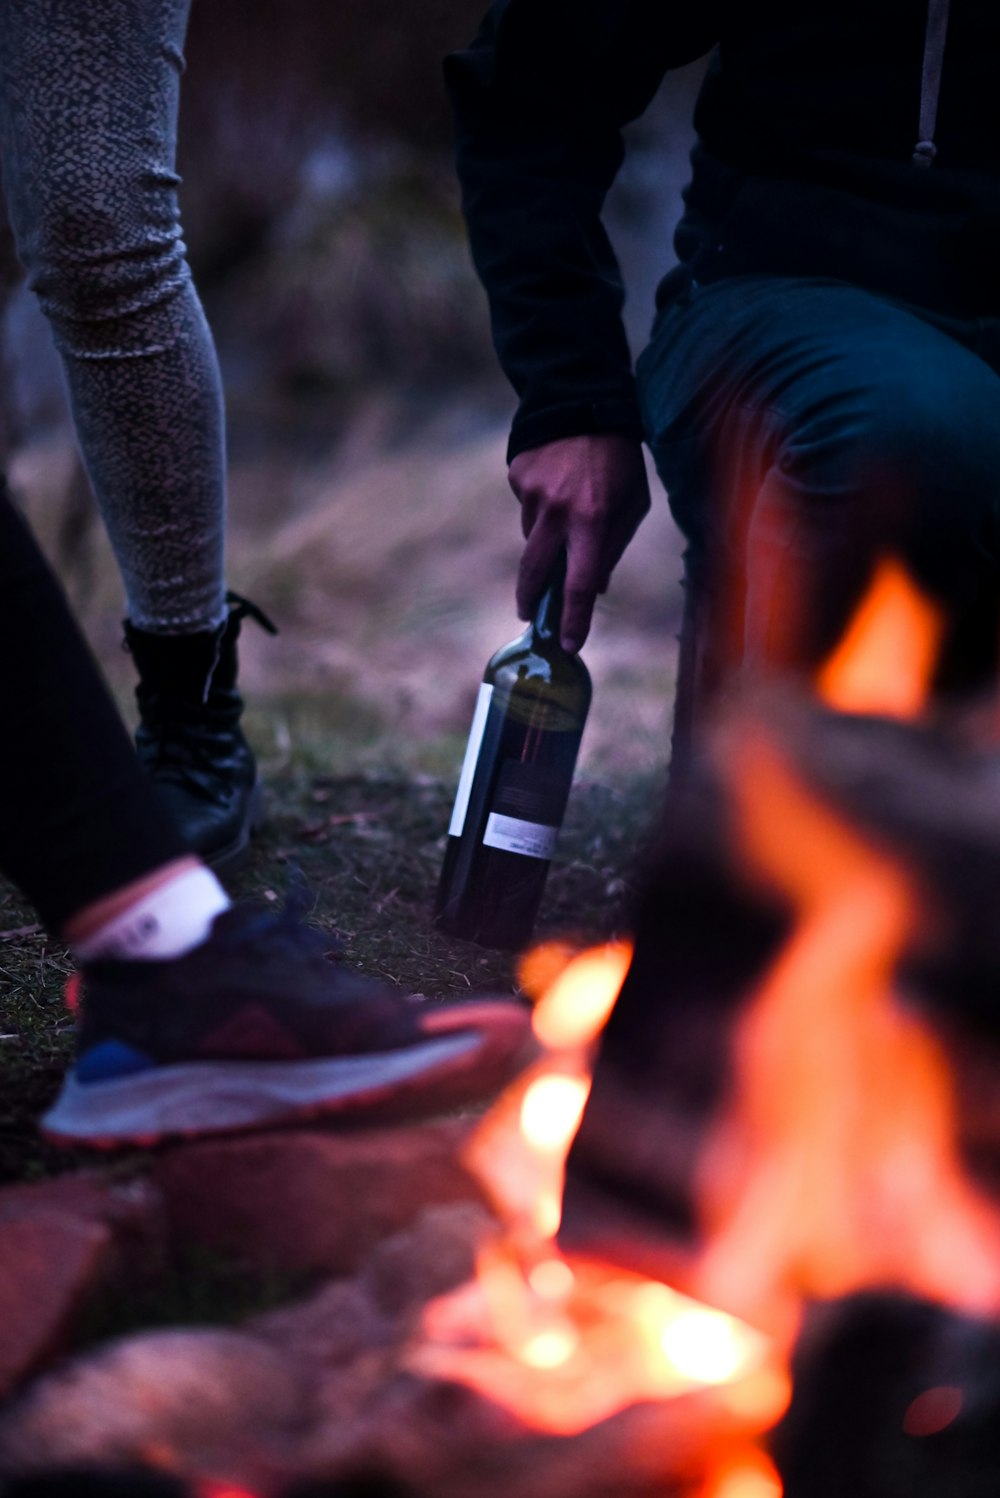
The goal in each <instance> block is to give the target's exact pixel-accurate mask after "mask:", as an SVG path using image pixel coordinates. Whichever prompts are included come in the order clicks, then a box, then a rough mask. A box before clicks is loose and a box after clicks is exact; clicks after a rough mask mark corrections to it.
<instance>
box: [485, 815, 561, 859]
mask: <svg viewBox="0 0 1000 1498" xmlns="http://www.w3.org/2000/svg"><path fill="white" fill-rule="evenodd" d="M558 832H559V828H558V827H549V826H547V825H546V824H545V823H544V822H522V821H521V819H520V818H519V817H505V816H503V815H501V813H500V812H496V811H491V812H490V815H489V818H488V820H487V823H486V831H485V833H484V834H483V842H484V843H485V845H486V847H487V848H502V849H503V851H504V852H505V853H521V854H523V855H524V856H525V857H526V858H544V859H549V858H551V857H552V855H553V853H554V852H555V850H556V837H557V835H558Z"/></svg>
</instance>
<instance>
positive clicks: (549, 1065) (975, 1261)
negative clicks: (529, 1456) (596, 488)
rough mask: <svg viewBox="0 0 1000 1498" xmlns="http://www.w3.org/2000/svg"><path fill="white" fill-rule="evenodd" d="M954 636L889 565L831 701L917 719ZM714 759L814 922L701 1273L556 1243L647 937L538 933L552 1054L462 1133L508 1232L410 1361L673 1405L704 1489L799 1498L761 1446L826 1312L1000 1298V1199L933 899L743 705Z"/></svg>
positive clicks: (833, 674)
mask: <svg viewBox="0 0 1000 1498" xmlns="http://www.w3.org/2000/svg"><path fill="white" fill-rule="evenodd" d="M941 635H942V621H941V619H940V617H939V615H938V613H937V611H936V609H935V608H934V607H933V605H931V604H930V603H929V602H928V601H927V600H926V599H924V598H923V597H922V596H921V595H920V594H919V593H918V591H917V590H916V589H915V588H914V587H913V586H912V584H911V583H910V582H909V580H908V579H907V577H906V575H905V573H904V572H903V571H902V569H901V568H900V567H899V566H898V565H897V564H895V563H894V562H893V561H891V560H890V561H887V562H885V563H884V564H883V565H882V566H881V567H880V568H879V569H878V571H877V572H876V575H875V578H874V580H873V583H872V585H871V588H870V590H869V592H868V595H867V597H866V598H865V600H864V602H863V604H862V606H861V608H860V609H859V610H858V612H857V614H856V616H855V618H854V620H853V622H852V624H851V626H850V628H849V630H848V631H847V633H846V635H845V637H844V639H843V641H842V642H841V644H840V646H839V648H838V649H837V651H836V652H835V653H834V655H833V656H832V657H831V658H830V660H829V661H828V662H827V664H826V666H825V667H824V669H823V671H822V672H821V674H820V676H819V679H818V682H817V689H818V695H819V697H820V699H821V701H823V702H825V703H826V704H828V705H829V706H830V707H832V708H835V709H837V710H838V711H839V712H842V713H857V714H878V715H879V716H881V717H883V718H895V719H901V720H909V719H912V718H916V717H917V716H918V715H919V714H920V712H921V710H922V708H923V705H924V703H925V701H926V697H927V692H928V688H929V683H930V680H931V677H932V674H933V670H934V667H935V663H936V659H937V654H938V649H939V646H940V640H941ZM713 758H714V763H715V769H716V772H717V774H718V775H719V777H720V779H721V782H722V785H723V787H724V790H725V794H726V796H727V798H728V801H729V805H730V808H731V822H732V835H733V838H734V842H735V845H736V850H737V859H738V861H739V863H740V865H741V866H742V873H743V875H744V876H745V877H746V878H747V879H748V880H751V881H754V882H755V883H757V884H758V885H759V886H760V887H762V888H764V889H765V890H766V891H768V893H769V894H772V895H774V896H775V897H776V898H778V899H779V900H781V901H782V902H783V903H784V904H785V906H786V907H787V908H788V909H789V910H790V911H791V913H792V919H791V922H790V929H789V932H788V935H787V937H786V939H785V940H784V941H783V942H782V944H781V945H780V947H779V950H778V951H777V954H776V956H775V957H774V959H773V960H772V962H771V963H770V965H769V967H768V969H767V971H766V972H765V974H764V976H763V978H762V980H761V981H759V982H758V983H757V984H756V986H755V988H754V990H753V991H751V992H749V993H748V994H746V995H745V996H744V1000H743V1002H742V1004H741V1006H740V1010H739V1012H738V1014H737V1016H736V1019H735V1023H734V1024H733V1025H732V1027H731V1034H730V1038H729V1057H728V1072H729V1075H730V1086H729V1089H728V1095H727V1096H726V1097H725V1099H724V1102H723V1105H722V1106H721V1107H719V1108H718V1109H716V1110H715V1112H714V1116H713V1117H712V1118H711V1121H710V1125H709V1126H708V1127H707V1128H706V1129H705V1131H704V1135H703V1138H702V1139H701V1141H700V1147H699V1150H698V1159H697V1163H696V1169H695V1176H694V1193H695V1216H696V1219H697V1224H698V1229H699V1238H700V1242H701V1247H700V1249H699V1251H698V1252H697V1253H696V1254H695V1255H694V1256H693V1259H692V1261H691V1263H690V1267H689V1272H687V1273H686V1274H685V1275H684V1276H683V1277H684V1279H685V1283H684V1284H683V1285H682V1286H678V1285H676V1284H669V1283H665V1282H664V1281H663V1280H659V1279H654V1278H648V1277H645V1276H643V1275H640V1274H636V1273H632V1272H628V1271H627V1270H625V1269H623V1268H622V1267H621V1266H620V1265H617V1264H614V1263H608V1262H602V1261H601V1259H600V1258H591V1257H589V1256H587V1255H586V1254H582V1255H581V1253H580V1252H579V1251H570V1252H567V1253H565V1254H564V1253H562V1252H560V1249H559V1246H558V1241H557V1235H558V1231H559V1226H560V1214H561V1200H562V1193H563V1184H564V1175H565V1166H566V1159H567V1153H568V1151H569V1149H570V1145H571V1143H572V1141H573V1138H574V1136H575V1135H576V1133H577V1130H578V1128H579V1125H580V1120H581V1117H582V1116H583V1113H584V1109H585V1107H586V1104H587V1099H588V1095H589V1094H590V1090H591V1078H592V1072H593V1065H594V1057H595V1051H596V1044H597V1041H598V1039H599V1036H600V1034H601V1030H602V1028H603V1026H604V1024H605V1022H606V1020H607V1018H608V1016H609V1014H610V1013H611V1010H612V1008H613V1006H614V1004H615V1001H616V998H617V996H618V994H619V991H620V990H621V987H622V983H623V980H624V978H625V975H626V972H627V971H628V967H629V963H630V959H631V955H632V954H631V949H630V948H629V947H628V946H627V945H625V944H621V945H615V946H608V947H604V948H597V949H593V950H590V951H586V952H583V953H581V954H579V955H575V956H572V957H570V958H569V960H568V961H567V960H566V955H567V954H566V953H565V952H564V951H561V950H560V949H558V948H556V949H552V948H542V949H539V950H538V951H536V952H534V953H530V954H529V955H528V957H527V958H526V959H525V962H524V967H523V973H522V980H523V986H524V987H525V989H526V990H527V991H528V992H529V993H531V994H533V996H534V997H535V998H536V999H537V1004H536V1008H535V1011H534V1027H535V1033H536V1036H537V1038H538V1040H539V1042H540V1043H541V1045H542V1047H543V1059H542V1060H540V1061H539V1062H538V1063H537V1064H536V1065H535V1066H534V1068H533V1069H532V1070H531V1071H530V1072H529V1073H528V1074H527V1075H525V1076H523V1077H522V1078H520V1079H519V1081H518V1082H517V1083H516V1084H514V1086H512V1087H511V1088H510V1090H509V1091H508V1092H507V1093H506V1094H505V1096H503V1097H502V1098H501V1100H500V1101H499V1102H498V1104H497V1105H496V1106H495V1107H494V1109H493V1110H492V1111H491V1112H490V1113H489V1114H488V1116H487V1117H486V1119H485V1120H484V1122H483V1124H482V1126H481V1127H480V1128H479V1130H478V1132H477V1133H476V1134H475V1135H474V1136H473V1138H472V1140H471V1142H470V1144H469V1146H468V1148H467V1151H466V1158H467V1163H468V1164H469V1165H470V1166H471V1168H472V1169H473V1170H474V1172H475V1173H476V1175H477V1176H478V1177H479V1179H480V1180H481V1181H482V1183H483V1185H484V1186H485V1188H486V1190H487V1192H488V1194H489V1196H490V1198H491V1200H492V1202H493V1205H494V1207H495V1208H496V1210H497V1212H498V1215H499V1217H500V1219H501V1221H502V1222H503V1224H504V1230H503V1232H502V1233H501V1234H500V1235H498V1237H497V1238H496V1240H495V1241H492V1242H490V1243H489V1244H488V1245H487V1246H486V1247H485V1248H484V1249H483V1250H482V1252H481V1254H480V1258H479V1263H478V1267H477V1275H476V1278H475V1280H474V1282H472V1283H469V1284H467V1285H465V1286H463V1287H461V1288H460V1289H459V1290H457V1291H455V1292H453V1293H452V1294H450V1295H447V1296H445V1297H442V1298H439V1299H438V1300H436V1301H434V1302H433V1303H431V1304H430V1305H429V1306H428V1308H427V1310H426V1313H425V1316H424V1321H423V1326H422V1335H421V1337H420V1339H419V1340H418V1341H417V1343H416V1344H415V1345H414V1347H413V1349H412V1351H411V1354H410V1365H411V1366H412V1367H413V1368H414V1369H415V1370H417V1371H419V1372H421V1373H422V1374H424V1375H425V1376H432V1377H435V1378H438V1379H447V1380H457V1381H460V1382H463V1383H465V1384H466V1385H468V1386H469V1387H471V1388H473V1389H475V1390H477V1391H478V1392H479V1393H480V1394H481V1395H482V1396H484V1397H486V1398H488V1399H490V1400H492V1401H495V1402H497V1403H499V1404H500V1405H502V1406H504V1407H505V1408H507V1409H508V1410H510V1411H511V1412H512V1413H513V1414H514V1415H516V1416H517V1418H518V1419H519V1420H520V1421H521V1422H523V1423H524V1424H525V1425H528V1426H531V1427H534V1428H536V1429H541V1430H545V1431H548V1432H552V1433H555V1434H559V1435H570V1434H574V1433H577V1432H579V1431H581V1430H583V1429H586V1428H587V1427H589V1426H592V1425H593V1424H595V1423H596V1422H598V1421H600V1420H604V1419H606V1418H608V1417H609V1416H611V1415H612V1414H614V1413H615V1412H616V1411H619V1410H622V1409H624V1408H628V1407H630V1406H632V1405H635V1404H638V1403H640V1402H647V1401H655V1402H661V1403H662V1404H663V1405H664V1407H665V1408H672V1409H673V1410H674V1411H675V1414H676V1419H677V1420H678V1421H682V1422H683V1421H685V1420H688V1419H693V1420H694V1423H695V1424H696V1425H697V1427H698V1431H699V1441H698V1443H697V1446H696V1448H694V1449H691V1450H689V1451H688V1453H687V1460H686V1464H685V1466H684V1469H683V1470H678V1472H677V1479H678V1483H679V1484H680V1485H681V1486H683V1488H684V1491H685V1492H697V1494H698V1495H699V1498H776V1495H779V1494H780V1493H781V1491H782V1486H781V1481H780V1478H779V1477H778V1474H777V1472H776V1470H775V1468H774V1466H773V1465H772V1463H771V1460H770V1458H769V1456H768V1454H767V1452H766V1450H765V1446H764V1443H763V1441H762V1439H761V1438H762V1437H763V1435H764V1433H765V1432H766V1431H767V1430H769V1429H770V1428H771V1427H773V1426H774V1425H775V1423H776V1422H777V1421H778V1420H779V1419H780V1418H781V1416H782V1415H783V1414H784V1413H785V1411H786V1410H787V1407H788V1403H789V1398H790V1393H791V1379H790V1366H791V1359H792V1355H793V1351H794V1348H795V1345H796V1341H797V1338H798V1336H799V1333H800V1329H801V1326H802V1321H803V1315H804V1312H805V1311H806V1308H807V1307H808V1306H810V1305H814V1304H817V1303H823V1302H833V1301H835V1300H837V1299H840V1298H844V1297H848V1296H852V1295H856V1294H858V1293H860V1292H865V1291H878V1292H898V1293H903V1294H906V1295H908V1296H912V1297H914V1298H917V1299H919V1300H922V1301H927V1302H931V1303H936V1304H939V1305H941V1306H944V1307H949V1308H952V1309H953V1310H955V1311H957V1312H962V1313H967V1314H970V1315H973V1316H977V1317H987V1318H993V1317H996V1316H997V1314H998V1313H1000V1213H998V1212H997V1210H996V1209H995V1208H994V1207H993V1205H992V1204H991V1203H990V1202H989V1201H988V1200H987V1199H986V1198H985V1197H984V1196H983V1195H982V1194H981V1193H980V1192H979V1191H978V1190H977V1189H976V1187H975V1186H974V1185H973V1184H972V1183H971V1181H970V1180H969V1178H968V1176H967V1174H966V1172H965V1169H964V1167H963V1163H962V1160H961V1158H960V1152H959V1149H958V1145H957V1131H956V1116H955V1098H954V1088H953V1081H952V1074H951V1071H950V1069H949V1065H948V1062H947V1060H946V1057H945V1055H944V1051H943V1047H942V1045H941V1043H940V1042H939V1041H938V1040H937V1039H936V1038H935V1035H934V1033H933V1031H932V1029H931V1027H930V1026H929V1025H928V1024H927V1023H926V1021H925V1020H924V1019H922V1018H921V1017H920V1016H918V1014H917V1013H916V1012H915V1011H914V1009H913V1008H912V1007H910V1006H907V1005H906V1004H905V1003H903V1002H901V999H900V996H899V994H898V992H897V989H896V979H895V974H896V970H897V966H898V963H899V960H900V957H901V954H902V953H903V952H904V950H905V948H906V947H907V945H908V944H909V943H910V942H911V940H912V938H913V935H914V932H915V930H916V929H917V928H918V927H919V924H920V923H921V922H922V921H926V920H928V919H929V918H930V913H929V911H928V906H927V891H926V890H925V889H924V888H922V887H921V885H920V883H919V880H918V877H917V876H916V875H915V873H914V872H912V871H911V870H910V869H909V868H908V867H907V866H906V864H905V863H904V861H903V860H902V859H900V858H899V857H898V856H896V855H895V854H894V853H892V852H889V851H887V850H886V849H885V848H883V847H881V846H879V844H878V842H877V840H875V839H872V838H870V837H867V836H865V835H864V834H862V833H861V832H860V831H858V830H857V829H856V828H855V827H854V826H852V825H851V824H850V822H848V821H847V820H846V819H845V818H844V817H843V815H841V814H840V812H839V811H838V810H837V809H836V808H834V807H833V806H831V805H830V804H828V802H827V801H826V800H825V799H824V797H823V796H822V795H820V794H818V793H817V792H816V791H815V790H814V789H812V788H811V787H810V786H809V784H808V783H807V781H806V779H805V778H804V777H803V775H802V774H801V773H800V772H799V770H798V769H797V768H796V766H795V764H794V763H793V761H792V758H791V756H790V755H789V754H788V753H787V751H786V749H785V747H784V745H783V743H782V739H781V736H780V734H779V733H777V732H775V731H774V729H773V728H772V727H771V725H770V724H769V723H768V722H765V721H764V719H763V717H761V716H759V715H758V714H756V713H754V712H750V713H746V712H744V713H742V714H740V715H739V716H737V717H735V718H733V719H731V720H729V721H728V722H727V723H725V724H724V725H723V727H722V728H721V729H720V731H719V732H718V733H717V735H716V737H715V740H714V744H713ZM725 935H726V934H725V932H724V931H722V932H720V933H719V939H720V940H722V941H724V940H725ZM670 997H671V996H670V995H669V994H664V995H662V1002H663V1003H665V1004H668V1003H669V1002H670ZM695 1391H697V1392H698V1402H699V1405H700V1408H699V1410H698V1413H697V1415H692V1413H691V1410H690V1406H691V1404H692V1398H691V1396H692V1395H693V1394H694V1393H695ZM960 1405H961V1396H960V1394H958V1393H957V1392H956V1390H955V1389H953V1388H943V1389H942V1388H930V1389H928V1390H927V1391H925V1392H924V1393H923V1394H921V1395H920V1396H919V1397H918V1398H917V1399H916V1400H914V1401H913V1402H912V1403H911V1405H910V1407H909V1408H908V1410H907V1414H906V1421H905V1422H904V1425H905V1428H906V1429H907V1430H909V1431H910V1432H911V1433H917V1434H922V1433H926V1432H928V1431H931V1430H937V1429H943V1428H945V1427H946V1426H947V1425H948V1423H949V1422H950V1421H951V1420H952V1419H954V1418H955V1415H956V1413H957V1410H958V1408H959V1407H960Z"/></svg>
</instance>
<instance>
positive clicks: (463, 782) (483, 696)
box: [448, 681, 493, 837]
mask: <svg viewBox="0 0 1000 1498" xmlns="http://www.w3.org/2000/svg"><path fill="white" fill-rule="evenodd" d="M492 696H493V686H492V684H491V683H490V682H488V681H484V682H482V683H481V685H480V687H479V696H478V697H477V698H476V710H475V712H474V713H473V714H472V727H471V728H470V729H469V742H468V743H467V744H466V746H465V759H464V760H463V761H462V773H461V775H460V776H459V777H458V790H457V791H456V792H455V805H454V806H453V807H452V811H451V826H450V827H449V828H448V836H449V837H461V836H462V828H463V827H464V826H465V814H466V812H467V811H468V809H469V796H470V794H471V791H472V782H473V780H474V779H475V774H476V761H477V760H478V759H479V749H480V745H481V744H482V742H483V731H484V729H485V728H486V718H487V715H488V714H489V710H490V698H491V697H492Z"/></svg>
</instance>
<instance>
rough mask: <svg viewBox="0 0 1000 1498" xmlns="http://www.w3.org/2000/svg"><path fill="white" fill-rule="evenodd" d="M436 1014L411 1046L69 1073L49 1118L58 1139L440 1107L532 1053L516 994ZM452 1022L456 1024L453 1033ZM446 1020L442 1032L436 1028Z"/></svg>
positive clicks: (134, 1139) (177, 1132)
mask: <svg viewBox="0 0 1000 1498" xmlns="http://www.w3.org/2000/svg"><path fill="white" fill-rule="evenodd" d="M462 1008H463V1010H471V1009H473V1008H475V1010H476V1017H475V1020H474V1021H473V1022H474V1023H478V1024H479V1025H480V1026H481V1027H482V1028H480V1029H478V1030H474V1029H470V1027H469V1026H470V1020H473V1016H472V1015H471V1014H469V1015H468V1016H466V1015H465V1014H462V1015H461V1021H462V1028H461V1029H458V1028H457V1025H456V1020H457V1019H458V1018H459V1017H458V1016H456V1015H455V1012H454V1010H450V1009H449V1010H445V1011H441V1015H442V1018H443V1019H447V1020H449V1021H450V1022H451V1023H450V1024H445V1023H442V1022H441V1021H440V1020H439V1021H438V1022H437V1023H436V1024H435V1017H434V1013H433V1011H430V1012H429V1013H428V1014H427V1016H425V1025H424V1028H425V1029H426V1030H427V1032H428V1034H427V1039H425V1040H423V1041H421V1042H419V1043H418V1044H417V1045H414V1046H410V1047H408V1048H407V1049H406V1050H396V1051H381V1052H371V1053H369V1054H366V1055H360V1056H337V1057H323V1058H320V1059H317V1060H308V1061H192V1062H186V1063H183V1064H181V1065H177V1066H163V1067H158V1068H156V1069H155V1070H152V1071H146V1072H139V1073H137V1074H135V1075H133V1076H128V1077H115V1078H112V1079H110V1080H109V1081H106V1082H88V1083H81V1082H78V1081H77V1079H76V1077H75V1076H74V1075H73V1074H72V1073H70V1075H69V1076H68V1077H67V1078H66V1080H65V1082H64V1083H63V1086H62V1090H61V1091H60V1093H59V1096H58V1098H57V1099H56V1101H55V1103H54V1104H53V1106H52V1108H50V1109H49V1111H48V1112H47V1113H46V1114H45V1115H44V1117H43V1118H42V1120H41V1131H42V1133H43V1135H44V1136H45V1137H46V1138H47V1139H48V1140H50V1141H51V1142H52V1143H54V1144H64V1145H75V1146H80V1145H84V1146H90V1147H91V1148H93V1149H116V1148H123V1147H126V1146H132V1147H138V1148H150V1147H152V1146H153V1145H157V1144H160V1143H162V1142H163V1141H164V1140H166V1139H172V1138H182V1139H183V1138H204V1137H206V1136H209V1135H214V1134H235V1133H241V1132H248V1131H251V1130H260V1129H274V1128H281V1127H283V1126H288V1125H289V1124H293V1123H296V1122H300V1121H302V1120H304V1119H310V1118H319V1117H323V1116H336V1115H338V1114H339V1115H344V1116H349V1117H350V1119H351V1120H352V1121H353V1120H354V1119H356V1118H361V1117H365V1116H368V1117H371V1116H373V1115H378V1116H380V1117H383V1118H385V1117H396V1116H400V1115H405V1114H408V1113H413V1112H414V1111H416V1110H417V1109H419V1110H420V1111H423V1112H427V1111H428V1110H430V1111H434V1112H440V1111H442V1110H443V1109H446V1108H449V1107H453V1106H456V1105H457V1104H458V1103H460V1102H469V1101H471V1100H472V1099H473V1098H482V1097H484V1096H486V1095H487V1094H488V1093H490V1092H492V1091H495V1090H496V1089H497V1088H498V1087H500V1086H501V1085H503V1083H504V1082H506V1081H507V1080H509V1078H510V1077H511V1076H513V1075H514V1073H515V1072H516V1071H517V1070H519V1069H520V1066H521V1065H523V1064H525V1063H526V1062H527V1060H528V1059H530V1058H529V1055H528V1051H529V1047H530V1030H529V1026H528V1021H527V1018H526V1017H525V1015H524V1012H523V1011H521V1010H519V1009H518V1008H517V1007H516V1006H514V1005H511V1004H502V1005H501V1004H494V1005H489V1006H485V1005H473V1004H472V1003H471V1002H470V1004H468V1005H463V1006H462ZM449 1029H450V1030H451V1031H452V1032H453V1033H448V1031H449ZM435 1030H436V1031H437V1032H438V1033H435Z"/></svg>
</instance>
